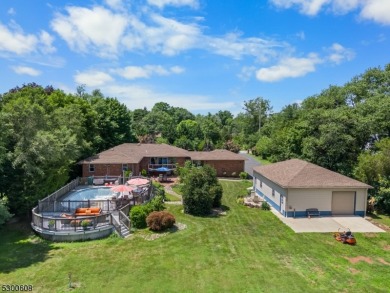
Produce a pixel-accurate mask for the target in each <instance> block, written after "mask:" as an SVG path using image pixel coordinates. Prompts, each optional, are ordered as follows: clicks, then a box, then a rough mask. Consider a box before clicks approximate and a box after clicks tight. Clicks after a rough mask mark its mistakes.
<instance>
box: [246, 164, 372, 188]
mask: <svg viewBox="0 0 390 293" xmlns="http://www.w3.org/2000/svg"><path fill="white" fill-rule="evenodd" d="M253 170H254V171H255V172H257V173H259V174H261V175H263V176H264V177H266V178H268V179H269V180H271V181H273V182H274V183H276V184H278V185H279V186H281V187H283V188H372V187H371V186H370V185H367V184H365V183H363V182H360V181H357V180H355V179H352V178H349V177H347V176H344V175H341V174H339V173H336V172H333V171H330V170H328V169H325V168H323V167H320V166H318V165H315V164H312V163H309V162H306V161H303V160H299V159H291V160H287V161H282V162H278V163H274V164H270V165H265V166H257V167H254V168H253Z"/></svg>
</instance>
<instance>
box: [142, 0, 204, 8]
mask: <svg viewBox="0 0 390 293" xmlns="http://www.w3.org/2000/svg"><path fill="white" fill-rule="evenodd" d="M147 2H148V3H149V4H150V5H154V6H157V7H158V8H164V7H165V6H168V5H171V6H190V7H192V8H197V7H198V6H199V2H198V0H147Z"/></svg>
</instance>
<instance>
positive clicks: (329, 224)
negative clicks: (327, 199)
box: [272, 209, 386, 233]
mask: <svg viewBox="0 0 390 293" xmlns="http://www.w3.org/2000/svg"><path fill="white" fill-rule="evenodd" d="M272 212H273V213H274V214H275V215H276V216H277V217H278V218H279V219H280V220H281V221H282V222H283V223H285V224H286V225H287V226H289V227H290V228H291V229H292V230H293V231H294V232H295V233H305V232H306V233H307V232H319V233H323V232H337V231H338V230H339V229H340V231H346V230H347V229H348V228H349V229H350V230H351V231H352V232H364V233H367V232H373V233H378V232H386V231H384V230H382V229H381V228H379V227H377V226H375V225H374V224H372V223H370V222H369V221H367V220H366V219H364V218H362V217H358V216H340V217H313V218H310V219H308V218H285V217H283V216H282V215H281V214H280V213H278V212H277V211H275V210H274V209H272Z"/></svg>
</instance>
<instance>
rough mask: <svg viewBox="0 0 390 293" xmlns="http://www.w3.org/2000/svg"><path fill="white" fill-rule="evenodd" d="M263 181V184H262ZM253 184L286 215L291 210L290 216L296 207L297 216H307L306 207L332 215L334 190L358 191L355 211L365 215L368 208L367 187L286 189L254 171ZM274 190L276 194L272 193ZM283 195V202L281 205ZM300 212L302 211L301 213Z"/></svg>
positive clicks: (259, 193) (261, 194)
mask: <svg viewBox="0 0 390 293" xmlns="http://www.w3.org/2000/svg"><path fill="white" fill-rule="evenodd" d="M261 183H262V184H261ZM253 185H254V187H255V188H254V189H255V191H256V193H257V194H258V195H260V196H263V197H266V198H267V201H269V203H270V204H271V205H272V206H273V207H274V208H276V209H277V210H278V211H280V212H281V213H282V214H284V215H285V213H284V211H285V212H289V214H290V216H291V215H292V214H293V212H294V209H295V211H297V212H298V213H297V216H305V215H306V213H305V211H306V209H309V208H317V209H318V210H319V211H322V212H324V213H323V215H330V214H331V212H332V193H333V192H334V191H353V192H355V193H356V200H355V211H356V212H359V213H358V214H360V215H363V214H362V212H363V213H364V211H365V210H366V200H367V189H349V188H344V189H340V188H327V189H322V188H293V189H284V188H282V187H281V186H279V185H277V184H275V183H274V182H272V181H270V180H268V179H267V178H265V177H263V176H262V175H261V174H259V173H257V172H255V171H254V172H253ZM272 190H274V194H272ZM281 196H283V203H282V205H281V201H280V199H281ZM299 212H300V213H299Z"/></svg>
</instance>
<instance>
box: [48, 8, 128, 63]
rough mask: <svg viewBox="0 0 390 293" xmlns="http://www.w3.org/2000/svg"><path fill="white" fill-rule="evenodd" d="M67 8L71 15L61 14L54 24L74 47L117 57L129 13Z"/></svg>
mask: <svg viewBox="0 0 390 293" xmlns="http://www.w3.org/2000/svg"><path fill="white" fill-rule="evenodd" d="M66 11H67V12H68V14H67V15H63V14H57V15H56V17H55V18H54V19H53V21H52V22H51V26H52V28H53V30H54V31H56V32H57V33H58V34H59V35H60V36H61V37H62V38H63V39H64V40H65V41H66V42H67V44H68V46H69V47H70V48H71V49H72V50H74V51H79V52H83V53H86V52H90V50H94V51H95V52H96V53H97V54H98V55H99V56H102V57H115V56H116V54H117V53H118V46H119V43H120V40H121V38H122V36H123V34H124V31H125V29H126V26H127V18H126V16H125V15H123V14H114V13H113V12H111V11H110V10H107V9H105V8H103V7H94V8H92V9H88V8H83V7H67V8H66Z"/></svg>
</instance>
